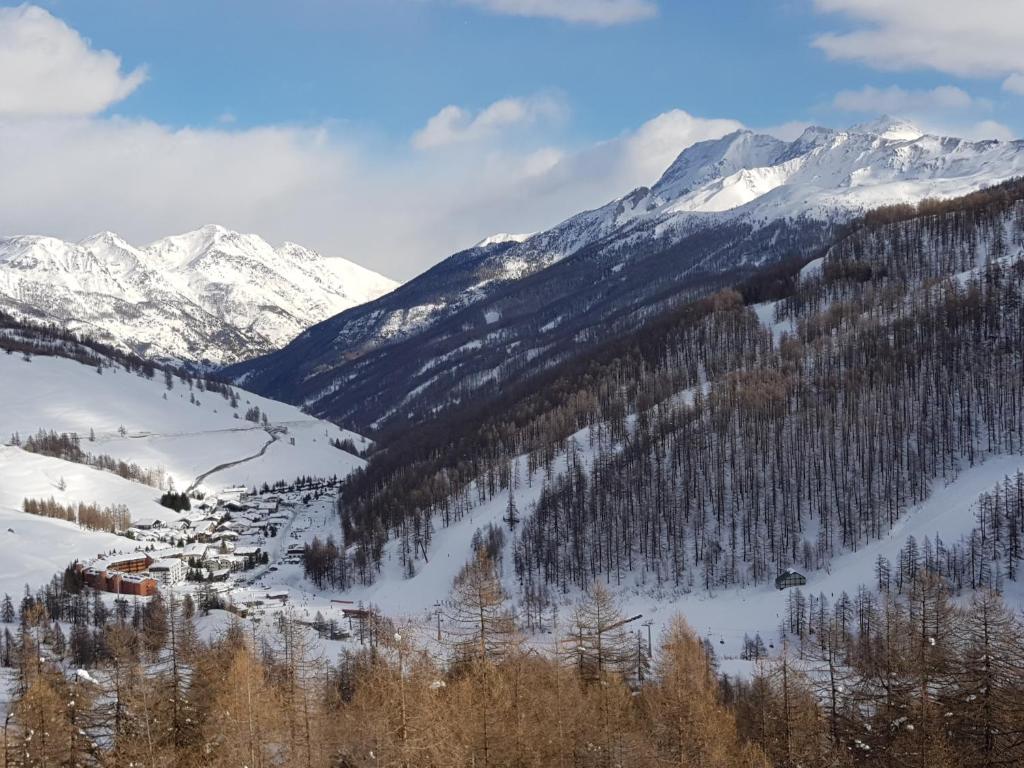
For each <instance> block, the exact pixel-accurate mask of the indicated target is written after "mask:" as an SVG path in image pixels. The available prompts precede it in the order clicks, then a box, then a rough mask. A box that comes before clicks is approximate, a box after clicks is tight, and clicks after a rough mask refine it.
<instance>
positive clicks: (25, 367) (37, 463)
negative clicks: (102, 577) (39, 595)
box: [0, 354, 369, 594]
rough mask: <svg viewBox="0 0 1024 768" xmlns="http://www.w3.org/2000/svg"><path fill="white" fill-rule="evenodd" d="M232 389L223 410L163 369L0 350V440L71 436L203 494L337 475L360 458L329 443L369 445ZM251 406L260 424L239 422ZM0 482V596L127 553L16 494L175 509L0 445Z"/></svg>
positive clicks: (136, 514) (100, 477)
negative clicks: (81, 563) (138, 369)
mask: <svg viewBox="0 0 1024 768" xmlns="http://www.w3.org/2000/svg"><path fill="white" fill-rule="evenodd" d="M235 393H236V395H237V407H232V404H231V402H230V401H229V400H228V399H226V398H225V397H224V396H223V395H221V394H219V393H215V392H211V391H208V390H200V389H199V388H198V387H197V386H192V387H190V386H189V384H188V382H187V381H184V380H182V379H179V378H177V377H171V388H170V389H168V387H167V383H166V378H165V377H164V376H163V375H158V376H156V377H155V378H152V379H149V378H146V377H144V376H140V375H136V374H134V373H129V372H127V371H125V370H124V369H123V368H122V367H119V366H116V365H112V366H110V367H103V368H102V373H98V372H97V369H96V368H95V367H92V366H86V365H82V364H80V363H77V362H75V361H73V360H69V359H66V358H63V357H43V356H38V355H37V356H33V357H32V358H31V359H30V360H26V359H24V358H23V357H22V356H21V355H13V354H0V429H2V430H3V433H2V434H0V443H8V442H9V441H10V438H11V437H12V436H13V435H14V434H15V433H18V434H19V435H20V438H21V439H22V440H24V438H26V437H27V436H29V435H31V434H34V433H35V432H37V431H38V430H40V429H44V430H53V431H56V432H67V433H72V432H73V433H77V434H78V435H79V437H80V438H81V447H82V449H83V450H84V451H85V452H86V453H88V454H92V455H107V456H112V457H114V458H116V459H121V460H124V461H126V462H134V463H136V464H138V465H139V466H141V467H142V468H144V469H153V470H156V469H162V470H164V472H165V473H166V482H165V487H167V488H169V487H171V485H172V484H173V486H174V487H175V488H177V489H178V490H185V489H187V488H191V487H195V488H197V489H198V490H201V491H204V492H207V493H211V492H212V493H216V492H218V491H219V490H221V489H223V488H226V487H229V486H235V485H246V486H250V487H252V486H257V487H258V486H259V485H261V484H262V483H264V482H266V483H271V484H272V483H274V482H275V481H277V480H285V481H291V480H293V479H294V478H296V477H298V476H307V475H308V476H313V477H331V476H335V475H336V476H338V477H344V476H345V475H347V474H348V473H350V472H351V471H353V470H354V469H356V468H358V467H362V466H363V465H364V464H365V462H364V460H363V459H361V458H360V457H358V456H355V455H353V454H351V453H348V452H346V451H344V450H341V449H339V448H336V447H335V446H334V445H332V444H331V441H342V440H351V441H352V442H353V443H354V444H355V446H356V447H357V448H359V449H364V448H366V447H368V445H369V443H368V441H367V440H366V439H365V438H363V437H361V436H360V435H357V434H355V433H353V432H350V431H348V430H344V429H341V428H339V427H337V426H335V425H334V424H330V423H327V422H323V421H320V420H318V419H315V418H313V417H311V416H308V415H306V414H304V413H302V412H301V411H300V410H299V409H297V408H295V407H293V406H290V405H285V404H283V403H277V402H274V401H272V400H267V399H266V398H263V397H259V396H257V395H253V394H251V393H249V392H245V391H243V390H240V389H236V390H235ZM251 408H259V412H260V423H258V424H257V423H253V422H251V421H247V420H246V419H245V415H246V412H247V411H249V410H250V409H251ZM263 414H266V417H267V420H266V423H263V421H262V416H263ZM90 436H92V437H93V438H94V439H90ZM0 478H2V482H0V594H2V593H3V592H5V591H7V592H11V593H12V594H14V593H17V592H18V591H20V589H21V587H22V586H23V584H24V583H25V582H31V583H33V584H38V583H40V582H42V581H45V580H47V579H49V577H50V576H51V575H52V574H53V573H54V572H56V571H58V570H59V569H62V568H63V567H64V566H66V565H67V564H68V563H69V562H71V561H72V560H74V559H76V558H78V559H82V558H89V557H95V556H96V555H97V554H98V553H100V552H105V551H109V550H111V549H112V548H116V549H118V550H124V551H127V550H130V549H131V548H132V544H131V542H130V541H128V540H127V539H125V538H123V537H120V536H114V535H112V534H106V533H97V532H92V531H86V530H83V529H81V528H79V527H78V526H76V525H73V524H71V523H67V522H64V521H60V520H52V519H48V518H40V517H34V516H32V515H27V514H25V513H24V512H22V502H23V500H24V499H25V498H36V499H40V498H42V499H46V498H50V497H53V498H54V499H55V500H56V501H58V502H60V503H62V504H65V505H68V504H76V503H78V502H84V503H87V504H97V505H98V506H101V507H107V506H113V505H121V504H123V505H126V506H127V507H128V509H129V512H130V513H131V516H132V519H139V518H154V517H155V518H160V519H162V520H167V519H171V518H175V517H176V516H177V515H176V514H175V513H174V512H171V511H170V510H168V509H166V508H164V507H162V506H160V505H159V503H158V499H159V496H160V494H161V492H162V491H161V489H159V488H155V487H151V486H148V485H144V484H141V483H137V482H131V481H129V480H125V479H122V478H121V477H119V476H118V475H116V474H113V473H111V472H106V471H102V470H99V469H94V468H92V467H90V466H86V465H83V464H78V463H72V462H69V461H63V460H61V459H57V458H52V457H49V456H43V455H39V454H35V453H29V452H27V451H25V450H23V449H22V448H20V447H17V446H15V445H0Z"/></svg>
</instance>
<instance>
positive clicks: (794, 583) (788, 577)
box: [775, 569, 807, 589]
mask: <svg viewBox="0 0 1024 768" xmlns="http://www.w3.org/2000/svg"><path fill="white" fill-rule="evenodd" d="M806 583H807V577H806V576H804V575H803V574H802V573H798V572H797V571H794V570H792V569H787V570H785V571H783V572H782V573H780V574H779V575H778V576H776V577H775V588H776V589H787V588H788V587H802V586H803V585H804V584H806Z"/></svg>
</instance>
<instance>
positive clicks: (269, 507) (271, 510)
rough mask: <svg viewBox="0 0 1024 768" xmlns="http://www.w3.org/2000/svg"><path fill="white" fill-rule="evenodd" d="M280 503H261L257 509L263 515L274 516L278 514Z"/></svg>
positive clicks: (275, 501)
mask: <svg viewBox="0 0 1024 768" xmlns="http://www.w3.org/2000/svg"><path fill="white" fill-rule="evenodd" d="M279 506H280V503H279V502H278V501H277V500H273V501H261V502H260V503H259V504H257V505H256V509H257V510H259V512H260V513H261V514H263V515H273V514H275V513H276V512H277V510H278V507H279Z"/></svg>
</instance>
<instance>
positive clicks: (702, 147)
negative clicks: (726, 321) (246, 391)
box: [228, 118, 1024, 430]
mask: <svg viewBox="0 0 1024 768" xmlns="http://www.w3.org/2000/svg"><path fill="white" fill-rule="evenodd" d="M1022 172H1024V143H1021V142H1002V141H982V142H972V141H967V140H964V139H957V138H951V137H939V136H931V135H926V134H923V133H922V132H920V131H918V130H916V129H914V128H913V126H909V125H906V124H904V123H900V122H898V121H894V120H892V119H891V118H885V119H883V120H881V121H879V122H877V123H873V124H869V125H858V126H853V127H851V128H849V129H846V130H833V129H828V128H820V127H812V128H808V129H807V130H806V131H805V132H804V133H803V134H802V135H801V136H800V137H798V138H797V139H796V140H794V141H792V142H785V141H780V140H778V139H776V138H773V137H771V136H766V135H759V134H755V133H752V132H750V131H737V132H735V133H731V134H729V135H727V136H724V137H722V138H720V139H715V140H711V141H704V142H699V143H697V144H694V145H693V146H691V147H688V148H687V149H685V150H683V152H681V153H680V155H679V156H678V158H677V159H676V160H675V162H673V163H672V165H671V166H670V167H669V168H668V169H667V170H666V171H665V173H664V174H663V175H662V177H661V178H660V179H659V180H658V181H657V182H656V183H654V184H653V185H652V186H650V187H640V188H638V189H635V190H633V191H632V192H630V193H628V194H626V195H624V196H622V197H620V198H618V199H615V200H612V201H611V202H609V203H607V204H606V205H603V206H601V207H600V208H597V209H594V210H591V211H584V212H582V213H579V214H577V215H575V216H572V217H570V218H569V219H567V220H565V221H563V222H561V223H560V224H558V225H556V226H555V227H552V228H551V229H549V230H547V231H544V232H540V233H537V234H535V235H532V236H530V237H526V238H516V239H511V240H510V239H508V238H500V237H499V238H494V239H493V240H492V239H488V240H485V241H482V243H481V244H480V245H479V246H477V247H474V248H471V249H469V250H466V251H463V252H461V253H457V254H455V255H453V256H451V257H450V258H448V259H446V260H445V261H443V262H442V263H440V264H438V265H437V266H436V267H434V268H433V269H431V270H429V271H428V272H426V273H425V274H423V275H421V276H419V277H417V278H415V279H413V280H411V281H410V282H409V283H407V284H406V285H404V286H402V287H401V288H400V289H399V290H397V291H395V292H394V293H392V294H390V295H388V296H385V297H383V298H381V299H380V300H378V301H375V302H370V303H368V304H365V305H363V306H360V307H356V308H354V309H352V310H349V311H347V312H343V313H342V314H340V315H338V316H336V317H333V318H331V319H329V320H326V321H325V322H323V323H321V324H319V325H317V326H314V327H313V328H310V329H309V330H308V331H306V332H304V333H303V334H301V335H300V336H299V337H298V338H296V339H295V340H294V341H293V342H292V343H291V344H290V345H289V346H288V347H286V348H285V349H282V350H280V351H279V352H276V353H273V354H271V355H268V356H266V357H264V358H259V359H256V360H252V361H246V362H243V363H241V364H238V365H236V366H233V367H231V368H229V369H228V373H229V375H230V376H232V377H235V378H236V380H237V381H238V382H239V383H241V384H244V385H245V386H246V387H248V388H250V389H252V390H254V391H257V392H260V393H263V394H265V395H267V396H270V397H274V398H277V399H282V400H287V401H289V402H296V403H302V404H303V405H305V406H306V407H307V408H309V409H310V411H311V412H313V413H315V414H317V415H319V416H322V417H325V418H332V419H335V420H342V421H344V422H346V423H352V424H354V425H355V426H357V427H363V428H364V429H368V430H377V429H381V428H385V429H386V428H389V427H391V428H395V429H401V428H403V427H405V426H409V425H413V424H417V423H419V422H420V421H422V420H424V419H428V418H430V417H431V416H432V415H433V414H435V413H438V412H440V411H442V410H454V409H455V408H456V407H457V408H463V407H464V406H465V405H466V403H467V402H469V401H481V400H488V399H490V398H493V397H495V396H497V395H498V394H500V393H501V392H502V391H503V390H504V389H505V388H506V387H507V386H508V385H509V383H510V382H514V381H518V380H520V379H522V378H524V377H528V376H532V375H536V374H537V373H540V372H543V371H545V370H548V369H550V368H552V367H555V366H557V365H559V364H560V363H562V362H564V361H566V360H568V359H571V358H572V357H574V356H576V355H580V354H589V353H590V352H592V351H593V350H594V349H596V348H598V347H599V346H600V345H601V344H602V343H604V342H606V341H607V340H608V339H609V338H610V337H612V336H614V335H617V334H628V333H632V332H634V331H635V330H636V329H638V328H640V327H642V326H643V325H644V324H645V323H647V322H648V321H649V320H650V319H651V318H653V317H656V316H658V315H660V314H661V313H663V312H665V311H667V310H669V309H671V308H672V307H677V306H679V305H680V304H682V303H684V302H687V301H690V300H692V299H694V298H697V297H699V296H706V295H708V294H709V293H711V292H713V291H714V290H717V289H718V288H721V287H723V286H725V285H728V284H730V283H735V282H738V281H740V280H742V279H744V277H746V276H747V275H750V274H752V273H754V272H755V271H757V270H758V269H760V268H762V267H764V266H766V265H769V264H773V263H780V262H784V261H787V260H790V259H808V258H811V257H813V256H816V255H819V254H818V251H819V250H820V249H822V248H824V247H826V246H827V245H829V244H830V243H831V242H833V241H834V240H835V238H836V237H837V236H839V235H840V234H841V232H842V228H843V227H844V226H845V225H846V224H847V223H848V222H850V221H851V220H852V219H854V218H856V217H857V216H859V215H862V214H863V213H865V212H866V211H868V210H871V209H873V208H876V207H879V206H882V205H886V204H893V203H900V202H911V203H916V202H918V201H920V200H922V199H924V198H926V197H930V196H941V197H946V198H948V197H954V196H957V195H962V194H965V193H968V192H971V191H975V190H977V189H979V188H982V187H985V186H990V185H992V184H995V183H998V182H1001V181H1004V180H1006V179H1008V178H1010V177H1013V176H1015V175H1020V174H1021V173H1022ZM398 370H401V371H402V372H403V375H402V376H395V375H394V372H395V371H398Z"/></svg>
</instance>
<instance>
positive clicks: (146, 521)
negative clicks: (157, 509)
mask: <svg viewBox="0 0 1024 768" xmlns="http://www.w3.org/2000/svg"><path fill="white" fill-rule="evenodd" d="M162 526H163V521H161V520H160V519H159V518H156V517H142V518H139V519H138V520H133V521H132V528H138V529H139V530H140V531H151V530H153V529H154V528H160V527H162Z"/></svg>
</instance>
